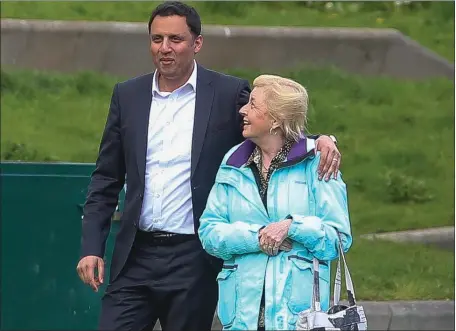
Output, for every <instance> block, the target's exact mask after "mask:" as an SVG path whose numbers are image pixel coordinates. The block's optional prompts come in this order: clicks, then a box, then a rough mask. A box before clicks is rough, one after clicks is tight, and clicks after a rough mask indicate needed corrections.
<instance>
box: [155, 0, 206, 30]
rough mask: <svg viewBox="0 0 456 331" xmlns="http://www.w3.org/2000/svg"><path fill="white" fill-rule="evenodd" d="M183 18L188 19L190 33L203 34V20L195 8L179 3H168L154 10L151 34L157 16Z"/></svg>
mask: <svg viewBox="0 0 456 331" xmlns="http://www.w3.org/2000/svg"><path fill="white" fill-rule="evenodd" d="M173 15H177V16H182V17H185V18H186V21H187V26H188V28H189V29H190V32H192V33H193V34H195V35H196V36H199V35H200V34H201V19H200V16H199V14H198V12H197V11H196V10H195V8H193V7H191V6H189V5H186V4H184V3H182V2H179V1H167V2H164V3H162V4H160V5H158V6H157V8H155V9H154V11H153V12H152V14H151V15H150V19H149V34H150V27H151V25H152V21H153V20H154V18H155V17H156V16H162V17H163V16H173Z"/></svg>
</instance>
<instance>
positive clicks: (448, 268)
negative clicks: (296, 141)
mask: <svg viewBox="0 0 456 331" xmlns="http://www.w3.org/2000/svg"><path fill="white" fill-rule="evenodd" d="M230 73H232V74H235V75H238V76H241V77H245V78H247V79H249V80H250V81H252V79H253V78H254V77H255V76H256V75H258V73H257V72H247V71H231V72H230ZM281 74H283V75H285V76H289V77H292V78H294V79H296V80H298V81H300V82H301V83H302V84H303V85H304V86H306V87H307V89H308V91H309V95H310V103H311V108H310V114H309V115H310V118H309V131H310V132H311V133H317V132H320V133H333V134H335V135H336V136H337V137H338V140H339V147H340V150H341V152H342V155H343V162H342V168H341V170H342V173H343V177H344V180H345V182H346V183H347V186H348V193H349V208H350V215H351V223H352V228H353V234H354V236H355V238H356V239H355V242H354V245H353V247H352V250H351V251H350V254H349V255H348V261H349V266H350V268H351V269H352V273H353V275H352V276H353V279H354V281H355V286H356V290H357V296H358V299H360V300H377V299H378V300H392V299H403V300H406V299H454V254H453V252H448V251H443V250H440V249H437V248H431V247H426V246H422V245H414V244H407V245H401V244H397V243H390V242H382V241H373V242H372V241H367V240H364V239H359V238H358V237H359V235H360V234H364V233H370V232H381V231H394V230H402V229H413V228H424V227H433V226H442V225H454V90H453V84H452V82H451V81H449V80H445V79H434V80H429V81H426V82H410V81H403V80H395V79H391V78H374V77H360V76H356V75H352V74H346V73H344V72H341V71H339V70H337V69H315V68H301V69H299V68H297V69H296V70H294V71H292V72H282V73H281ZM118 79H120V78H118V77H117V78H116V77H110V76H104V75H99V74H95V73H80V74H75V75H69V74H50V73H44V72H34V71H11V70H8V71H2V75H1V90H0V92H1V95H2V98H1V112H2V113H1V116H2V121H1V158H2V159H3V160H17V159H21V160H28V161H43V160H57V161H72V162H94V161H95V158H96V155H97V151H98V143H99V140H100V136H101V131H102V128H103V126H104V123H105V120H106V114H107V110H108V106H109V100H110V96H111V92H112V87H113V85H114V84H115V82H116V81H117V80H118ZM437 261H439V262H437ZM333 271H334V270H333Z"/></svg>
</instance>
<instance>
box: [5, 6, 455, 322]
mask: <svg viewBox="0 0 456 331" xmlns="http://www.w3.org/2000/svg"><path fill="white" fill-rule="evenodd" d="M189 3H190V4H192V5H194V6H195V8H196V9H197V10H198V12H199V13H200V16H201V18H202V22H203V35H204V37H205V44H204V47H203V51H202V52H201V54H200V55H199V56H198V61H200V62H201V63H202V64H203V65H205V66H207V67H209V68H212V69H217V70H221V71H223V72H226V73H229V74H234V75H237V76H240V77H244V78H246V79H248V80H249V81H250V82H252V80H253V78H255V77H256V76H257V75H259V74H261V73H277V74H280V75H284V76H287V77H290V78H293V79H296V80H297V81H299V82H300V83H302V84H303V85H304V86H305V87H306V88H307V89H308V92H309V96H310V105H311V107H310V115H309V116H310V119H309V128H308V130H309V133H326V134H334V135H335V136H336V137H337V139H338V146H339V149H340V151H341V153H342V165H341V171H342V173H343V176H344V180H345V181H346V183H347V187H348V194H349V208H350V216H351V224H352V230H353V234H354V238H355V239H354V240H355V241H354V245H353V247H352V249H351V251H350V253H349V254H348V256H347V258H348V263H349V266H350V270H351V273H352V278H353V280H354V284H355V288H356V293H357V298H358V300H361V301H363V302H366V307H371V308H368V309H367V317H368V320H369V319H370V321H372V323H373V324H372V325H373V326H374V327H373V328H375V329H384V330H386V329H397V330H398V329H408V330H410V329H415V330H426V329H433V330H443V329H448V330H450V329H454V284H455V278H454V219H455V218H454V201H455V196H454V192H455V189H454V179H455V178H454V175H455V170H454V150H455V148H454V123H455V121H454V120H455V119H454V106H455V105H454V51H455V47H454V38H455V36H454V33H455V27H454V15H455V3H454V2H437V1H435V2H431V1H428V2H415V1H413V2H412V1H395V2H394V1H389V2H386V1H385V2H377V1H367V2H345V1H343V2H342V1H341V2H326V1H321V2H317V1H315V2H314V1H301V2H285V1H284V2H281V1H270V2H258V1H245V2H236V1H228V2H224V1H216V2H189ZM157 4H158V2H134V1H128V2H121V1H116V2H109V1H99V2H97V1H93V2H85V1H74V2H45V1H36V2H26V1H20V2H13V1H7V2H4V1H2V2H1V18H2V22H1V24H2V30H1V61H2V62H1V63H2V66H1V86H0V91H1V160H2V163H1V167H2V170H1V172H2V173H1V180H2V185H1V186H2V187H1V190H2V191H1V203H2V208H1V209H2V211H1V212H2V215H1V221H2V225H1V236H2V240H1V257H2V259H1V283H0V286H1V292H0V294H1V306H0V308H1V320H0V327H1V329H2V330H7V329H8V330H13V329H15V330H19V329H21V330H29V329H30V330H31V329H55V330H57V329H86V330H87V329H92V328H95V327H96V321H97V316H98V315H97V314H98V309H99V299H100V296H101V293H93V292H92V291H91V290H90V289H89V288H86V287H85V286H83V285H82V284H81V282H80V281H79V279H78V277H77V273H76V269H75V268H76V265H77V262H78V258H79V256H78V254H79V241H80V225H81V224H80V221H81V212H82V204H83V203H84V197H85V193H86V188H87V184H88V181H89V177H90V173H91V171H92V170H93V166H94V164H93V163H94V162H95V159H96V156H97V152H98V146H99V142H100V138H101V133H102V130H103V127H104V123H105V120H106V115H107V111H108V107H109V102H110V97H111V92H112V88H113V86H114V84H115V83H116V82H118V81H121V80H125V79H128V78H130V77H132V76H134V75H139V74H142V73H147V72H150V71H152V70H153V69H154V68H153V64H152V60H151V58H150V56H149V54H148V36H147V22H148V19H149V15H150V13H151V11H152V10H153V9H154V7H155V6H156V5H157ZM113 22H117V23H113ZM122 199H123V197H122V195H121V197H120V201H119V211H121V209H122ZM118 223H119V222H118V220H117V218H116V215H114V219H113V223H112V233H111V236H110V239H109V242H108V253H107V256H106V259H107V261H109V259H110V256H109V254H110V249H112V241H113V239H114V236H115V233H116V229H117V227H118V225H119V224H118ZM369 304H372V306H369ZM375 304H378V305H377V306H375ZM382 304H384V305H383V306H382ZM372 307H374V308H372ZM370 316H372V317H370ZM401 323H402V324H401ZM439 323H440V324H439Z"/></svg>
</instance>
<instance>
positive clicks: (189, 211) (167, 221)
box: [139, 62, 197, 234]
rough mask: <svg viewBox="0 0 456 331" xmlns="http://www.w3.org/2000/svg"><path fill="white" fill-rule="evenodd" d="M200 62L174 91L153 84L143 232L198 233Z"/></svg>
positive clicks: (142, 219) (155, 81) (142, 215)
mask: <svg viewBox="0 0 456 331" xmlns="http://www.w3.org/2000/svg"><path fill="white" fill-rule="evenodd" d="M196 75H197V65H196V62H195V63H194V69H193V73H192V75H191V76H190V78H189V79H188V81H187V82H186V83H185V84H184V85H183V86H181V87H180V88H178V89H177V90H174V91H173V92H160V91H159V88H158V80H157V78H158V75H157V71H155V74H154V78H153V83H152V103H151V107H150V117H149V128H148V139H147V154H146V176H145V190H144V201H143V207H142V210H141V216H140V218H139V228H140V229H141V230H143V231H166V232H173V233H183V234H194V233H195V230H194V225H193V206H192V192H191V185H190V171H191V148H192V133H193V120H194V115H195V99H196V77H197V76H196Z"/></svg>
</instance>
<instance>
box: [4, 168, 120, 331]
mask: <svg viewBox="0 0 456 331" xmlns="http://www.w3.org/2000/svg"><path fill="white" fill-rule="evenodd" d="M93 168H94V165H93V164H73V163H71V164H68V163H46V164H38V163H9V162H6V163H2V164H1V221H2V222H1V319H0V328H1V329H2V330H37V329H41V330H65V329H66V330H82V329H84V330H89V329H95V328H96V327H97V321H98V314H99V309H100V298H101V295H102V293H103V292H104V290H105V287H106V284H105V285H104V286H103V287H102V289H101V291H99V292H98V293H94V292H93V291H92V290H91V289H90V288H89V287H88V286H85V285H84V284H82V282H81V281H80V280H79V278H78V276H77V273H76V265H77V262H78V259H79V249H80V238H81V216H82V205H83V204H84V200H85V195H86V192H87V185H88V183H89V179H90V174H91V172H92V171H93ZM121 200H123V194H122V195H121ZM120 205H123V204H120ZM118 226H119V222H113V223H112V227H111V234H110V237H109V239H108V244H107V245H108V246H107V249H106V257H105V258H106V261H107V270H106V277H105V279H108V277H107V275H108V274H109V263H110V257H111V253H112V248H113V241H114V238H113V237H114V236H115V234H116V232H117V229H118Z"/></svg>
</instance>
